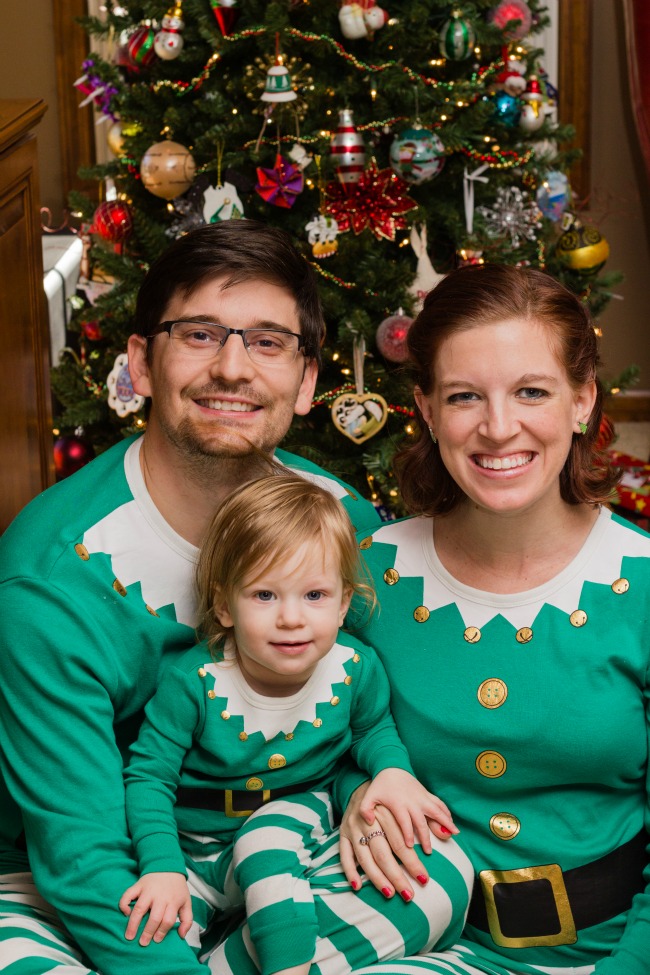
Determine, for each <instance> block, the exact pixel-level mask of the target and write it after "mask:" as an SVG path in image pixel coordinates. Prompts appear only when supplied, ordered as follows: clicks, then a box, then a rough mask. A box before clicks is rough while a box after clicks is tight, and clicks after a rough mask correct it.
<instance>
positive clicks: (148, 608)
mask: <svg viewBox="0 0 650 975" xmlns="http://www.w3.org/2000/svg"><path fill="white" fill-rule="evenodd" d="M145 609H146V610H147V612H148V613H151V615H152V616H158V613H157V612H156V610H155V609H152V608H151V606H149V605H147V604H146V603H145Z"/></svg>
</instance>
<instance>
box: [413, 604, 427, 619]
mask: <svg viewBox="0 0 650 975" xmlns="http://www.w3.org/2000/svg"><path fill="white" fill-rule="evenodd" d="M429 615H430V614H429V610H428V609H427V608H426V606H416V608H415V609H414V610H413V619H414V620H415V621H416V622H417V623H426V621H427V620H428V619H429Z"/></svg>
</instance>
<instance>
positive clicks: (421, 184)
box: [53, 0, 612, 513]
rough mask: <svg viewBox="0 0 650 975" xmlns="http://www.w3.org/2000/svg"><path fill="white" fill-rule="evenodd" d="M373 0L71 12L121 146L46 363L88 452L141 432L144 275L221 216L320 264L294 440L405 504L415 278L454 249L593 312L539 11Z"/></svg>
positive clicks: (84, 228) (516, 3)
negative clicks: (57, 343)
mask: <svg viewBox="0 0 650 975" xmlns="http://www.w3.org/2000/svg"><path fill="white" fill-rule="evenodd" d="M382 2H383V0H382ZM387 2H390V10H384V9H382V8H381V7H379V6H378V5H377V3H376V0H359V2H347V0H343V3H342V5H341V4H338V3H334V2H333V0H332V2H329V0H325V2H321V3H318V4H316V3H313V2H311V0H274V2H271V3H266V2H262V0H127V5H126V6H125V5H124V4H123V3H119V4H118V2H116V0H108V2H107V4H106V7H107V10H106V14H105V18H104V19H103V20H99V19H93V18H89V19H88V20H87V21H86V22H85V27H86V29H87V30H88V32H89V33H90V34H91V35H92V36H93V38H94V39H95V42H96V46H97V47H98V50H99V51H101V54H100V53H93V54H92V56H91V57H90V58H89V59H88V61H87V62H85V64H84V65H83V74H82V76H81V77H80V79H79V81H78V83H77V86H78V87H79V89H80V91H81V92H82V93H83V95H84V96H85V99H86V100H91V101H93V102H94V104H95V105H96V107H97V109H98V111H99V113H100V115H101V116H102V118H103V119H104V120H105V129H106V131H107V139H108V145H109V146H110V148H111V150H112V153H113V158H112V159H111V161H110V162H108V163H105V164H102V165H99V166H97V167H96V168H95V169H94V170H92V172H90V173H88V172H84V173H83V174H82V175H84V176H85V177H89V176H90V177H92V178H95V179H96V180H97V182H98V187H107V186H108V187H111V188H114V192H112V193H110V194H105V198H104V199H103V202H101V203H99V205H98V203H97V199H101V197H100V196H99V194H98V198H97V199H95V200H94V201H93V200H90V199H88V198H86V197H83V196H82V195H81V194H75V195H74V196H73V198H72V200H71V205H72V209H73V212H74V213H75V216H77V217H78V219H79V221H80V232H81V233H82V234H83V236H84V238H85V240H86V245H87V247H86V251H87V253H86V255H85V265H84V268H83V269H82V270H83V272H84V273H85V274H86V276H87V278H88V284H89V286H88V288H87V289H86V294H87V296H88V297H87V298H86V300H84V301H79V302H78V304H79V305H80V307H79V308H78V309H77V311H76V313H75V315H74V317H73V322H72V326H71V328H72V331H73V332H74V335H72V336H71V337H70V339H71V340H70V349H69V351H67V352H66V354H65V356H64V358H63V360H62V362H61V363H60V365H59V366H58V367H57V368H56V369H55V370H54V378H53V383H54V389H55V393H56V395H57V398H58V400H59V402H60V404H61V411H60V416H59V418H58V425H59V427H60V428H61V430H62V431H63V432H64V433H72V432H73V431H76V432H77V434H78V435H79V434H81V435H82V437H83V439H85V441H86V442H87V443H90V444H91V445H92V448H93V450H94V451H100V450H102V449H105V448H106V447H107V446H109V445H110V444H111V443H113V442H115V441H116V440H117V439H119V438H120V437H121V436H123V435H128V434H131V433H133V432H135V431H138V430H142V429H143V428H144V425H145V424H146V418H145V412H144V406H143V403H142V402H141V399H140V398H138V397H135V396H134V395H133V393H132V390H131V389H130V387H129V381H128V373H127V371H126V369H125V358H126V357H125V355H124V353H125V350H126V339H127V336H128V335H129V334H130V333H131V332H132V331H133V310H134V304H135V296H136V293H137V289H138V287H139V284H140V282H141V280H142V278H143V276H144V273H145V272H146V270H147V267H148V266H149V265H150V263H151V262H152V261H153V260H154V259H155V258H156V257H157V256H158V255H159V254H160V253H161V252H162V251H163V250H164V249H165V248H166V247H167V246H168V244H169V243H170V242H171V241H172V240H173V239H174V238H175V237H177V236H179V235H180V234H183V233H186V232H187V231H189V230H190V229H192V228H193V227H196V226H200V225H202V224H203V223H209V222H211V221H217V220H223V219H231V218H255V219H258V220H263V221H266V222H269V223H272V224H274V225H277V226H279V227H282V228H284V229H285V230H287V231H288V232H289V233H290V234H291V235H292V237H293V238H294V240H295V242H296V243H297V245H298V246H299V248H300V249H301V250H302V251H303V252H304V254H305V256H306V257H307V259H308V260H309V261H310V262H311V263H312V265H313V266H314V268H315V270H316V271H317V273H318V276H319V280H320V284H321V293H322V300H323V305H324V309H325V314H326V320H327V323H328V337H327V343H326V346H325V348H324V362H325V366H324V369H323V371H322V374H321V378H320V382H319V387H318V391H317V397H316V400H315V404H314V407H313V409H312V411H311V413H310V414H309V415H308V416H307V417H304V418H296V421H295V423H294V425H293V427H292V430H291V432H290V434H289V437H288V440H287V441H285V446H287V447H288V448H289V449H291V450H294V451H296V452H297V453H300V454H303V455H304V456H307V457H309V458H310V459H312V460H314V461H316V462H317V463H319V464H321V465H322V466H324V467H326V468H328V469H330V470H333V471H335V472H336V473H338V474H339V475H340V476H342V477H344V478H345V479H347V480H348V481H350V482H351V483H353V484H355V485H356V486H357V488H358V489H359V490H360V491H361V492H362V493H363V494H365V495H366V496H368V497H372V498H373V499H374V500H375V501H376V502H377V503H378V504H382V505H384V506H385V507H386V508H387V509H389V510H391V511H393V512H397V513H399V512H400V510H401V509H400V500H399V497H398V494H397V489H396V486H395V482H394V478H393V475H392V472H391V461H392V457H393V455H394V453H395V450H396V449H397V448H398V447H399V446H400V445H401V444H402V443H403V442H404V439H405V438H408V437H410V436H412V435H413V432H414V431H413V422H412V412H411V397H410V391H409V388H408V383H407V381H406V379H405V376H404V374H403V367H402V363H403V361H404V359H405V354H406V353H405V337H406V333H407V331H408V326H409V324H410V321H411V320H412V317H413V316H414V315H415V314H416V313H417V310H418V306H419V303H420V302H421V299H422V296H423V294H425V293H426V292H427V291H428V290H429V289H430V288H432V287H434V286H435V284H436V283H437V281H438V280H439V279H440V277H441V276H442V275H444V274H446V273H447V272H449V271H450V270H451V269H453V268H454V267H456V266H458V265H459V264H461V263H463V262H477V261H499V262H505V263H510V264H531V265H534V266H538V267H542V268H546V269H547V270H548V271H549V272H550V273H552V274H553V275H555V276H556V277H558V278H559V279H561V280H562V281H563V282H564V283H565V284H567V285H568V287H569V288H570V289H571V290H572V291H574V292H575V293H576V294H579V295H580V296H581V297H582V298H583V299H584V300H585V301H587V302H588V303H589V305H590V306H591V309H592V312H593V313H594V314H596V315H597V314H598V312H599V311H600V310H601V309H602V307H603V306H604V305H605V303H606V302H607V298H608V289H609V287H610V286H611V283H612V275H609V276H607V275H603V273H602V271H601V269H602V266H603V264H604V263H605V260H606V258H607V254H608V247H607V243H606V241H605V240H604V239H603V238H602V237H601V235H600V234H599V232H598V230H597V228H594V227H591V226H588V225H584V226H583V225H582V224H581V222H580V220H579V219H578V217H577V216H576V214H575V213H573V212H572V196H571V189H570V183H569V177H570V166H571V162H572V161H573V160H574V159H575V151H572V152H567V151H564V150H563V145H565V144H566V142H567V140H568V139H569V138H570V137H571V135H572V132H571V130H570V129H568V127H567V126H563V125H562V124H560V122H558V119H557V117H556V115H557V111H556V108H557V105H556V102H557V92H556V90H555V89H554V88H553V85H552V83H551V79H548V78H547V76H546V75H545V72H544V60H543V58H544V53H543V51H542V50H540V49H539V48H537V47H535V34H536V33H537V32H539V30H540V29H541V28H542V27H544V26H545V24H546V19H545V18H546V14H545V10H544V7H543V5H542V4H541V3H540V2H539V0H529V2H524V0H501V2H498V3H496V4H495V2H494V0H473V2H466V3H465V2H461V3H454V4H452V3H449V2H448V0H387ZM170 4H171V5H170ZM111 197H112V198H111Z"/></svg>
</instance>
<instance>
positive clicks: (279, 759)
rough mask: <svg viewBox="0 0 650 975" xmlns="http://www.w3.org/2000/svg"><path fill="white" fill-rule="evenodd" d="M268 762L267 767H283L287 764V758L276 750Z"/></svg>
mask: <svg viewBox="0 0 650 975" xmlns="http://www.w3.org/2000/svg"><path fill="white" fill-rule="evenodd" d="M268 764H269V768H284V766H285V765H286V764H287V760H286V758H285V757H284V755H280V754H279V753H278V752H276V754H275V755H271V757H270V759H269V763H268Z"/></svg>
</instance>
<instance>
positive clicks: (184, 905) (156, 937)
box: [120, 873, 192, 945]
mask: <svg viewBox="0 0 650 975" xmlns="http://www.w3.org/2000/svg"><path fill="white" fill-rule="evenodd" d="M131 901H135V904H134V905H133V907H131ZM120 910H121V912H122V914H126V916H127V917H128V919H129V923H128V924H127V926H126V931H125V932H124V937H125V938H126V939H127V941H133V939H134V938H135V936H136V935H137V933H138V929H139V927H140V922H141V921H142V918H143V917H144V916H145V914H147V913H148V914H149V919H148V921H147V923H146V924H145V927H144V931H143V932H142V934H141V935H140V941H139V944H141V945H148V944H149V942H150V941H151V940H152V939H153V941H155V942H159V941H162V940H163V938H164V937H165V935H166V934H167V932H168V931H169V929H170V928H173V926H174V925H175V924H176V921H177V919H179V918H180V922H181V923H180V925H179V927H178V933H179V934H180V936H181V938H184V937H185V935H186V934H187V932H188V931H189V930H190V928H191V926H192V899H191V897H190V891H189V888H188V886H187V881H186V879H185V877H184V876H183V875H182V874H181V873H146V874H145V875H144V877H140V880H138V882H137V883H135V884H133V886H132V887H129V888H128V890H125V891H124V893H123V894H122V896H121V897H120Z"/></svg>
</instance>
